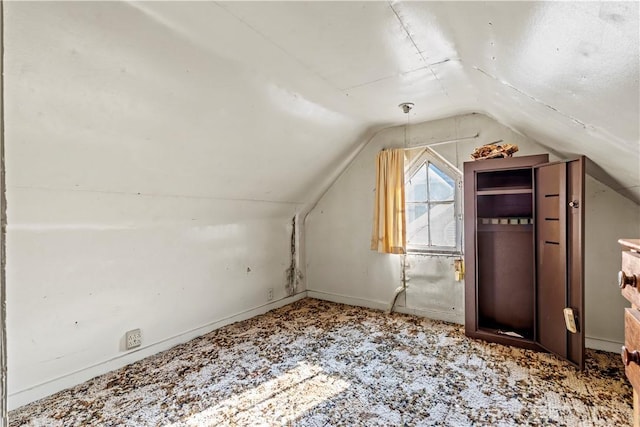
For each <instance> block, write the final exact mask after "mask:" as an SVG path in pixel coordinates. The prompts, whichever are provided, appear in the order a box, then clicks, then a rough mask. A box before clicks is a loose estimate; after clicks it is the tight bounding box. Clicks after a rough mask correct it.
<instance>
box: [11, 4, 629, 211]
mask: <svg viewBox="0 0 640 427" xmlns="http://www.w3.org/2000/svg"><path fill="white" fill-rule="evenodd" d="M18 3H20V4H18ZM5 9H6V11H5V26H6V28H7V29H6V31H5V44H6V48H5V49H6V50H5V54H6V58H7V60H6V75H7V77H6V82H7V88H8V89H7V92H6V97H7V100H8V105H7V117H8V119H12V118H16V117H21V118H22V119H24V122H25V123H35V121H34V120H32V119H35V117H30V114H31V113H29V112H28V111H27V109H26V107H24V105H29V104H30V103H31V104H33V106H34V107H33V110H34V111H42V109H43V108H44V107H45V106H44V104H46V103H47V101H46V99H47V98H46V97H47V96H49V97H51V98H55V99H59V100H60V101H59V103H58V105H56V110H57V111H58V114H59V115H60V117H53V118H52V119H51V122H50V123H47V122H46V120H44V119H43V118H42V117H40V116H38V117H37V119H38V123H39V126H42V127H43V129H45V130H46V133H45V132H44V131H43V132H42V135H43V137H44V135H46V138H47V139H48V140H49V141H48V144H47V145H45V144H42V147H40V148H38V150H39V151H41V152H43V157H46V150H53V148H50V147H53V144H52V143H51V140H53V141H55V133H56V132H59V133H60V135H63V134H64V140H63V139H62V137H61V139H60V143H61V144H66V145H69V146H70V145H73V144H76V145H77V146H78V147H80V146H81V147H82V148H81V150H86V147H85V146H86V144H84V145H80V144H81V143H80V141H81V140H82V141H85V140H86V138H87V135H88V134H89V132H93V133H94V135H95V136H96V137H95V138H94V139H95V141H94V152H95V153H97V154H95V157H96V159H93V158H92V157H91V156H94V154H91V153H89V152H88V151H87V152H86V153H87V154H86V155H87V156H89V157H88V160H87V161H91V162H92V163H94V168H93V170H94V171H97V172H100V171H101V168H102V167H104V174H98V173H96V174H93V175H91V176H88V174H87V172H86V163H85V164H84V165H83V166H82V167H84V169H81V167H80V166H76V165H75V164H72V160H69V164H63V165H60V166H61V171H62V172H61V173H60V174H56V175H55V177H56V178H52V176H54V175H53V172H52V171H51V167H52V166H51V165H47V166H46V167H44V169H41V168H39V169H38V170H37V172H34V171H28V172H27V171H25V172H24V173H23V174H21V172H20V171H16V172H15V173H14V174H13V175H11V176H10V177H9V178H10V179H13V180H14V182H15V183H16V184H17V185H35V184H36V183H35V181H36V180H38V179H39V180H41V181H43V182H44V181H46V182H51V180H52V179H53V180H58V181H60V182H57V184H59V186H71V185H76V186H77V185H78V181H79V178H82V179H84V181H83V185H86V186H87V187H88V189H91V188H93V189H101V188H105V187H109V188H110V189H111V190H115V191H142V192H145V191H146V192H150V193H154V192H155V193H159V192H169V193H171V192H174V193H179V194H184V191H185V190H184V189H185V188H189V191H190V192H191V194H193V195H196V196H198V195H206V196H215V197H229V198H232V197H237V198H243V199H256V200H270V201H276V202H287V203H306V202H310V201H313V198H314V197H315V195H316V194H317V192H318V191H317V190H318V189H320V188H321V187H322V185H323V184H322V182H323V181H326V177H327V176H330V175H331V174H332V173H335V171H336V169H339V168H340V165H341V164H343V163H344V162H343V161H342V160H343V159H344V158H345V156H347V155H348V154H349V153H351V152H353V150H354V149H355V148H356V147H357V145H358V144H359V143H360V142H361V141H362V140H363V138H365V137H366V136H367V135H370V134H371V132H372V131H373V130H376V129H380V128H382V127H386V126H390V125H399V124H403V123H406V116H405V115H404V114H403V113H402V112H401V111H400V109H399V108H398V107H397V106H398V104H399V103H401V102H405V101H411V102H414V103H415V104H416V107H415V108H414V110H413V111H412V112H411V117H410V119H411V122H412V123H417V122H421V121H427V120H433V119H437V118H442V117H446V116H451V115H456V114H463V113H468V112H481V113H485V114H487V115H489V116H492V117H494V118H495V119H497V120H498V121H500V122H501V123H503V124H505V125H507V126H509V127H511V128H512V129H514V130H516V131H518V132H521V133H523V134H525V135H527V136H530V137H532V138H534V139H536V140H537V141H539V142H540V143H542V144H543V145H546V146H547V147H548V148H549V149H550V150H553V151H555V152H556V153H559V154H561V155H566V156H571V155H576V154H585V155H587V156H588V157H589V158H590V159H591V160H592V161H593V162H594V164H595V167H593V168H592V172H593V174H594V175H595V176H596V177H597V178H599V179H600V180H602V181H604V182H605V183H607V184H609V185H610V186H612V187H613V188H614V189H616V190H618V191H619V192H621V193H622V194H624V195H626V196H628V197H630V198H632V199H633V200H635V201H636V202H640V172H639V171H640V136H639V135H640V130H639V126H640V125H639V121H640V120H639V115H640V110H639V104H640V101H639V99H640V90H639V84H638V77H639V73H640V71H639V70H640V67H639V61H640V59H639V58H640V50H639V36H640V32H639V31H640V30H639V22H638V20H639V10H638V2H627V3H611V2H603V3H598V2H218V3H214V2H134V3H116V2H106V3H94V2H88V3H87V2H70V3H49V2H45V3H22V2H16V3H13V2H9V3H8V4H6V6H5ZM38 70H40V71H41V72H42V73H43V74H42V75H40V74H38ZM45 70H46V71H45ZM70 70H71V71H70ZM45 72H46V73H47V75H46V76H45V75H44V73H45ZM56 85H57V86H56ZM75 86H78V87H82V88H83V89H82V91H80V90H78V89H70V88H72V87H75ZM34 87H36V88H40V90H39V91H35V92H34V90H33V88H34ZM44 88H46V89H44ZM87 93H91V96H90V98H86V96H87ZM83 97H85V98H86V99H85V98H83ZM12 100H14V101H16V102H14V103H12ZM18 100H20V101H19V102H18ZM14 104H15V105H14ZM17 104H22V106H23V107H22V108H20V107H19V106H18V105H17ZM65 109H68V111H66V110H65ZM124 111H126V114H124ZM63 113H64V117H63ZM67 113H68V114H67ZM34 114H35V113H34ZM70 114H71V115H72V116H73V117H74V122H69V123H68V126H66V127H65V126H64V125H62V124H61V123H62V122H63V121H64V120H68V119H67V118H66V117H67V116H69V115H70ZM83 114H86V120H84V121H83V120H81V119H79V118H80V117H82V115H83ZM105 117H108V118H110V119H111V120H110V121H108V122H105V121H104V120H103V119H104V118H105ZM12 123H13V122H11V121H7V130H8V132H11V131H13V130H15V131H16V135H17V131H18V130H17V129H14V128H15V126H13V125H12ZM169 124H171V126H170V125H169ZM30 132H31V133H34V132H37V130H35V129H34V128H33V127H32V126H27V127H25V129H24V132H23V133H24V134H29V133H30ZM74 135H75V136H76V137H77V140H78V142H73V136H74ZM116 135H117V138H114V139H113V142H112V144H121V145H122V149H125V150H127V151H128V152H129V153H130V156H129V158H127V159H126V161H124V162H123V159H122V158H116V157H114V158H113V159H112V160H109V159H110V156H116V154H114V153H115V151H114V152H111V151H108V150H109V149H112V148H109V147H108V145H107V143H106V140H107V139H108V138H110V137H114V136H116ZM100 138H104V139H105V143H104V147H102V146H101V145H100ZM178 138H179V139H180V140H181V142H182V145H177V144H176V142H175V141H176V140H177V139H178ZM27 139H28V143H31V141H34V140H36V139H37V138H36V137H35V136H34V137H33V138H30V139H29V138H27ZM28 143H27V142H25V144H24V145H21V146H20V148H14V149H13V150H14V151H13V153H16V154H23V155H25V156H27V155H29V153H30V152H32V151H36V148H35V147H31V148H30V149H29V145H28ZM185 147H189V149H188V150H185ZM68 148H69V147H68ZM102 149H104V150H105V151H104V152H100V150H102ZM19 150H24V152H19ZM29 150H31V151H29ZM9 151H10V153H9V154H11V149H10V150H9ZM83 152H84V151H83ZM98 157H100V159H98ZM110 162H111V163H110ZM115 162H118V168H119V169H120V170H122V174H121V175H122V176H123V177H126V179H125V178H123V179H122V181H118V182H106V181H104V182H103V181H101V179H102V178H101V177H106V176H109V173H108V170H109V169H110V168H111V167H112V166H113V165H114V164H115ZM341 162H342V163H341ZM74 168H76V169H74ZM49 172H51V175H50V176H49V175H44V174H46V173H49ZM39 174H41V175H39ZM165 175H166V176H167V177H166V178H165ZM169 176H170V178H168V177H169ZM61 177H62V178H61ZM64 177H67V178H68V179H67V181H64V179H65V178H64ZM104 179H106V178H104ZM109 179H111V180H113V179H116V178H113V177H111V178H109ZM87 180H88V181H87ZM92 180H93V181H92ZM193 182H206V185H201V186H198V187H196V186H194V185H192V183H193ZM129 187H131V188H129ZM134 187H135V189H134Z"/></svg>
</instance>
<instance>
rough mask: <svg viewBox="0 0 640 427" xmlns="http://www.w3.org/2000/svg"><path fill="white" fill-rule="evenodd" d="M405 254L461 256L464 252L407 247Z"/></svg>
mask: <svg viewBox="0 0 640 427" xmlns="http://www.w3.org/2000/svg"><path fill="white" fill-rule="evenodd" d="M407 255H421V256H440V257H451V258H461V257H462V256H463V255H464V254H463V253H462V252H461V251H438V250H433V249H416V248H407Z"/></svg>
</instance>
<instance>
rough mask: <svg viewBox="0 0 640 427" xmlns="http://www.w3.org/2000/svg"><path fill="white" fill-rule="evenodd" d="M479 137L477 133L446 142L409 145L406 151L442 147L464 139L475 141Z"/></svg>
mask: <svg viewBox="0 0 640 427" xmlns="http://www.w3.org/2000/svg"><path fill="white" fill-rule="evenodd" d="M479 136H480V132H477V133H476V134H475V135H473V136H465V137H462V138H456V139H449V140H447V141H438V142H430V143H429V142H426V143H424V144H418V145H410V146H408V147H407V149H412V148H421V147H433V146H435V145H442V144H448V143H450V142H456V141H464V140H465V139H475V138H478V137H479Z"/></svg>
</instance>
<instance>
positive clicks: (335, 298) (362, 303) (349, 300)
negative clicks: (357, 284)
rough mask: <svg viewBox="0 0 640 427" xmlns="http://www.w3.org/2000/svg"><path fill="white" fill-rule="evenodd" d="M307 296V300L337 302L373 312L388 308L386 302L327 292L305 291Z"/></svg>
mask: <svg viewBox="0 0 640 427" xmlns="http://www.w3.org/2000/svg"><path fill="white" fill-rule="evenodd" d="M307 296H308V297H309V298H316V299H321V300H324V301H331V302H337V303H339V304H347V305H355V306H356V307H366V308H373V309H375V310H383V311H384V310H387V309H388V308H389V303H388V302H382V301H372V300H368V299H365V298H358V297H350V296H347V295H340V294H331V293H328V292H320V291H312V290H307Z"/></svg>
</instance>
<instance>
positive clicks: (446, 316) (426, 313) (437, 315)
mask: <svg viewBox="0 0 640 427" xmlns="http://www.w3.org/2000/svg"><path fill="white" fill-rule="evenodd" d="M393 311H397V312H398V313H405V314H413V315H415V316H420V317H426V318H429V319H433V320H442V321H444V322H449V323H456V324H458V325H464V313H452V312H449V311H440V310H430V309H424V308H409V307H395V308H394V309H393Z"/></svg>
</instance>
